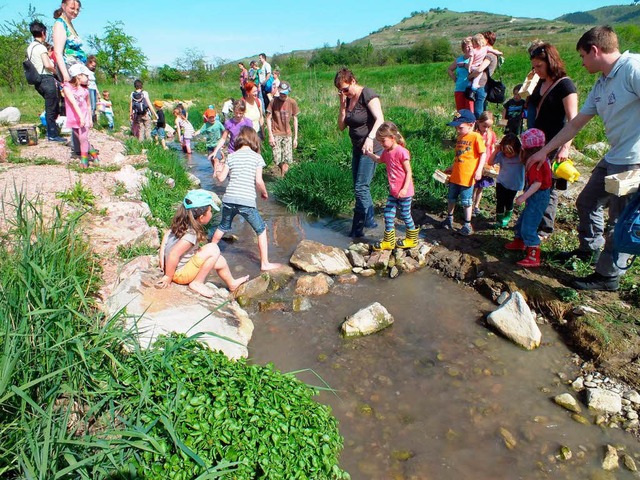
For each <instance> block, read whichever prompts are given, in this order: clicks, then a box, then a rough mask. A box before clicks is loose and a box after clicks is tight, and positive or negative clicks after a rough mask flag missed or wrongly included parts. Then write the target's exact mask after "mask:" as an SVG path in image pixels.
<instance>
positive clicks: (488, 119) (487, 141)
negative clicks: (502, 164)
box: [472, 110, 497, 217]
mask: <svg viewBox="0 0 640 480" xmlns="http://www.w3.org/2000/svg"><path fill="white" fill-rule="evenodd" d="M492 127H493V113H491V112H489V111H487V110H485V111H484V112H482V113H481V114H480V116H479V117H478V123H476V128H477V130H478V132H479V133H480V135H482V139H483V140H484V146H485V148H486V150H485V155H486V158H489V157H490V156H491V154H492V153H493V151H494V150H495V148H496V141H497V138H496V134H495V132H494V131H493V130H492ZM494 183H495V182H494V181H493V178H491V177H489V176H485V175H483V176H482V178H481V179H480V180H479V181H477V182H476V184H475V186H474V187H473V212H472V216H473V217H475V216H477V215H480V200H482V190H484V189H485V188H487V187H492V186H493V185H494Z"/></svg>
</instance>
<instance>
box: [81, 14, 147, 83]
mask: <svg viewBox="0 0 640 480" xmlns="http://www.w3.org/2000/svg"><path fill="white" fill-rule="evenodd" d="M87 40H88V43H89V46H90V47H91V48H92V49H93V50H94V51H95V52H96V58H97V61H98V68H100V69H101V70H103V71H104V72H105V73H106V74H107V76H108V77H109V78H111V79H112V80H113V82H114V83H118V77H119V76H120V74H122V73H129V74H132V73H135V72H138V71H140V70H143V69H144V68H145V67H146V61H147V57H145V56H144V54H143V53H142V50H140V49H139V48H138V47H136V46H135V44H136V39H135V38H134V37H132V36H131V35H127V34H126V33H125V31H124V23H122V22H121V21H117V22H109V23H108V24H107V26H106V27H105V28H104V36H103V37H102V38H100V37H98V36H96V35H92V36H90V37H89V38H88V39H87Z"/></svg>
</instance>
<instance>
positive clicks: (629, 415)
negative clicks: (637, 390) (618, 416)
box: [627, 410, 638, 420]
mask: <svg viewBox="0 0 640 480" xmlns="http://www.w3.org/2000/svg"><path fill="white" fill-rule="evenodd" d="M627 418H628V419H629V420H637V419H638V412H636V411H635V410H630V411H629V412H628V413H627Z"/></svg>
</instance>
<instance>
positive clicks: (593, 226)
mask: <svg viewBox="0 0 640 480" xmlns="http://www.w3.org/2000/svg"><path fill="white" fill-rule="evenodd" d="M637 169H640V164H636V165H612V164H611V163H608V162H606V161H605V160H604V159H602V160H600V162H599V163H598V164H597V165H596V166H595V168H594V169H593V171H592V172H591V177H590V178H589V181H588V182H587V184H586V185H585V186H584V188H583V189H582V192H580V195H578V199H577V200H576V207H577V209H578V218H579V223H578V239H579V240H580V247H579V248H580V250H585V251H589V250H591V251H594V250H598V249H599V248H601V247H602V246H604V250H603V251H602V254H601V255H600V259H599V260H598V263H597V265H596V272H597V273H599V274H600V275H604V276H606V277H613V276H620V275H622V273H624V271H623V270H620V269H619V268H618V267H617V266H616V265H615V263H614V261H613V230H614V228H615V225H616V221H617V220H618V217H619V216H620V214H621V213H622V210H624V207H626V206H627V203H629V200H631V197H632V196H633V195H625V196H623V197H617V196H615V195H612V194H611V193H609V192H607V191H605V189H604V177H605V176H607V175H614V174H616V173H622V172H628V171H630V170H637ZM606 206H608V207H609V221H608V223H607V225H606V227H607V228H606V232H605V222H604V207H606ZM628 259H629V255H628V254H626V253H620V254H619V255H618V265H626V263H627V260H628Z"/></svg>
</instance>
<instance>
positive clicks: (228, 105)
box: [222, 87, 244, 124]
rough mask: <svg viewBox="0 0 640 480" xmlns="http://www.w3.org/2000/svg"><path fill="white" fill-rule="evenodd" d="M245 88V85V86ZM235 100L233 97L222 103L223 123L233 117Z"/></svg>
mask: <svg viewBox="0 0 640 480" xmlns="http://www.w3.org/2000/svg"><path fill="white" fill-rule="evenodd" d="M243 88H244V87H243ZM234 102H235V100H234V99H233V98H229V99H228V100H227V101H226V102H224V103H223V104H222V123H223V124H224V122H226V121H227V120H229V119H230V118H233V104H234Z"/></svg>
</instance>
